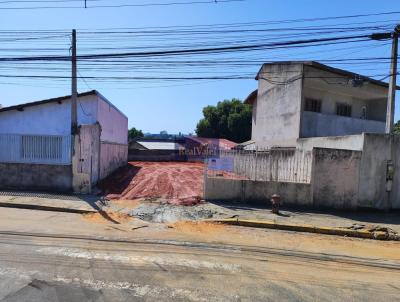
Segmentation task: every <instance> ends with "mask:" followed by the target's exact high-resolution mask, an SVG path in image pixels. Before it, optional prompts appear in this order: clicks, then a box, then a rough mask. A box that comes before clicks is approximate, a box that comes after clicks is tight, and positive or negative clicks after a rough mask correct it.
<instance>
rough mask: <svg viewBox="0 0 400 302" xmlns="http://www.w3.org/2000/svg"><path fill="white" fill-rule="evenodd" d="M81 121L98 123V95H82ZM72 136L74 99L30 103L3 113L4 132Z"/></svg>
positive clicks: (0, 126)
mask: <svg viewBox="0 0 400 302" xmlns="http://www.w3.org/2000/svg"><path fill="white" fill-rule="evenodd" d="M79 102H80V104H78V124H94V123H95V122H96V115H97V106H96V102H97V97H96V95H89V96H84V97H80V98H79ZM6 133H8V134H42V135H68V134H70V133H71V99H67V100H63V101H62V102H61V104H59V103H57V102H52V103H48V104H43V105H37V106H30V107H29V106H27V107H25V108H24V111H17V110H11V111H4V112H0V134H6Z"/></svg>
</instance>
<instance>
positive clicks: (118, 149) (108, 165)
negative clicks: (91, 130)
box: [100, 142, 128, 179]
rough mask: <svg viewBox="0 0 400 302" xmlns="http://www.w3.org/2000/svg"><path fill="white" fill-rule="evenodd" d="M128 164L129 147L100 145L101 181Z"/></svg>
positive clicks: (114, 144) (109, 144)
mask: <svg viewBox="0 0 400 302" xmlns="http://www.w3.org/2000/svg"><path fill="white" fill-rule="evenodd" d="M127 162H128V145H123V144H116V143H105V142H101V144H100V179H103V178H105V177H107V176H108V175H110V174H111V173H112V172H114V171H115V170H116V169H118V168H119V167H122V166H124V165H126V164H127Z"/></svg>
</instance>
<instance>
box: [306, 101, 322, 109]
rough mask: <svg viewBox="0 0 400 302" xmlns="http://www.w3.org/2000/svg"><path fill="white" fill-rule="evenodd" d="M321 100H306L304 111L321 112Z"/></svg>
mask: <svg viewBox="0 0 400 302" xmlns="http://www.w3.org/2000/svg"><path fill="white" fill-rule="evenodd" d="M321 103H322V101H321V100H316V99H309V98H306V103H305V108H304V110H305V111H311V112H321Z"/></svg>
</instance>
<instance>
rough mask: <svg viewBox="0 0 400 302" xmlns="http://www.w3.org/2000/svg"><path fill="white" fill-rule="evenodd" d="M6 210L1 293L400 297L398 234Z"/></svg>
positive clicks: (9, 297) (5, 297) (33, 297)
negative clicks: (143, 223)
mask: <svg viewBox="0 0 400 302" xmlns="http://www.w3.org/2000/svg"><path fill="white" fill-rule="evenodd" d="M29 214H30V215H29ZM18 217H20V218H19V219H18ZM0 218H1V222H0V226H1V232H0V241H1V245H0V278H1V281H0V301H18V302H19V301H171V300H173V301H332V297H335V300H337V301H400V298H399V297H398V292H399V289H400V278H399V277H400V270H399V268H400V261H399V259H398V258H399V255H398V253H397V252H396V251H398V248H399V244H398V243H397V242H392V243H389V242H380V241H372V240H361V239H350V238H348V239H347V238H340V237H336V236H323V235H317V234H301V233H288V232H283V231H272V230H268V231H260V230H255V229H252V228H239V227H229V228H228V229H227V230H225V231H222V232H221V234H220V240H215V236H213V235H212V234H211V232H210V230H207V229H205V230H204V231H203V233H202V232H201V231H199V229H196V230H194V229H192V230H193V232H192V233H191V232H190V230H186V231H185V229H184V228H182V227H181V228H177V229H171V228H167V229H166V230H164V229H162V227H161V226H160V225H159V224H154V226H153V225H148V226H147V227H144V228H141V229H135V228H132V225H131V224H126V223H125V224H118V225H117V226H116V227H117V229H116V230H110V225H111V223H110V222H109V223H107V224H102V223H93V222H90V221H88V220H87V219H82V215H79V214H70V213H53V212H43V211H32V210H22V209H2V210H1V213H0ZM11 221H14V222H11ZM56 221H58V225H55V222H56ZM135 223H137V222H135ZM5 225H7V227H3V226H5ZM22 225H25V228H24V227H22ZM221 227H222V226H221ZM13 228H15V230H13ZM62 230H64V231H65V232H62ZM71 230H75V231H71ZM121 230H122V231H121ZM128 230H130V231H128ZM171 232H172V233H171ZM178 233H179V235H177V234H178ZM66 234H68V235H66ZM155 234H158V236H157V235H155ZM246 234H247V237H248V238H247V239H246V240H244V239H243V237H244V236H246ZM252 235H253V237H252ZM196 237H197V238H198V240H197V241H196V240H194V239H195V238H196ZM332 237H334V238H333V239H332ZM173 238H176V239H175V240H173ZM206 238H208V240H207V239H206ZM252 238H254V241H253V239H252ZM280 239H281V240H282V242H279V240H280ZM296 240H299V241H302V242H303V245H299V244H292V247H290V246H289V245H288V244H287V243H285V242H292V243H293V242H296ZM255 241H258V244H255ZM268 241H270V244H268ZM307 241H310V244H309V245H307V244H306V242H307ZM335 241H336V243H335ZM239 242H243V243H242V244H239ZM312 244H317V245H323V246H326V249H325V250H323V249H322V250H317V249H315V248H314V247H313V245H312ZM343 245H347V246H349V247H350V246H354V247H355V248H356V250H363V253H362V254H358V255H357V254H354V253H351V252H350V253H349V255H346V254H345V253H344V249H343ZM293 247H296V248H293ZM339 250H340V251H341V252H340V253H339ZM374 250H376V253H378V254H380V255H382V257H376V254H375V252H374ZM349 251H351V250H349Z"/></svg>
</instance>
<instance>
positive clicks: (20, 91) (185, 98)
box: [0, 0, 400, 133]
mask: <svg viewBox="0 0 400 302" xmlns="http://www.w3.org/2000/svg"><path fill="white" fill-rule="evenodd" d="M200 2H203V3H200ZM206 2H207V3H206ZM215 2H216V3H215ZM364 3H365V5H363V7H362V9H360V7H358V6H357V5H354V7H352V5H351V4H349V3H347V2H344V1H336V2H335V4H316V3H315V1H302V5H299V4H294V3H293V1H256V0H253V1H252V0H247V1H227V0H226V1H221V0H218V1H201V0H200V1H178V0H177V1H171V0H166V1H161V0H158V1H145V0H139V1H135V2H134V4H133V2H132V1H123V0H121V1H107V0H97V1H95V0H91V1H87V5H88V6H93V7H94V6H112V7H97V8H96V9H94V10H90V9H85V8H84V7H83V8H79V9H78V8H77V9H69V8H68V9H62V8H60V6H77V7H78V6H79V5H82V4H84V1H80V0H77V1H76V0H59V1H47V0H38V1H34V0H25V1H2V0H0V14H1V15H2V17H0V24H1V27H0V89H1V91H2V92H3V93H2V96H1V97H0V103H1V104H2V105H3V106H8V105H13V104H17V103H20V102H28V101H34V100H39V99H42V98H49V97H56V96H61V95H67V94H69V93H70V75H71V71H70V69H71V67H70V46H71V30H72V28H76V29H77V47H78V76H79V83H78V89H79V91H81V92H82V91H85V90H90V89H97V90H99V91H100V92H101V93H102V94H103V95H105V96H106V97H107V98H109V99H110V101H112V102H113V103H115V104H116V105H117V106H118V107H119V108H121V110H122V111H124V112H125V113H126V114H127V115H128V117H129V120H130V121H129V125H130V126H135V127H138V128H140V129H143V130H144V131H145V132H160V131H161V130H167V131H168V132H170V133H178V132H183V133H189V132H193V130H194V129H195V126H196V123H197V122H198V120H199V119H200V118H201V115H202V113H201V110H202V108H203V107H204V106H206V105H209V104H216V102H218V101H221V100H223V99H230V98H233V97H237V98H242V99H243V98H245V97H246V96H247V95H248V94H249V93H250V92H251V91H252V90H254V89H255V88H256V87H257V82H256V81H255V80H254V77H255V75H256V73H257V71H258V70H259V68H260V66H261V64H262V63H265V62H273V61H282V60H284V61H288V60H315V61H319V62H321V63H324V64H328V65H331V66H334V67H338V68H343V69H348V70H350V71H353V72H357V73H360V74H363V75H366V76H369V77H372V78H374V79H379V80H385V79H387V78H388V77H389V76H390V75H389V64H390V49H391V41H390V40H388V39H383V40H379V41H377V40H372V39H371V37H370V35H371V34H374V33H386V32H391V31H393V28H394V26H395V25H396V24H397V23H400V21H399V20H400V10H399V9H398V7H397V5H396V1H386V2H385V3H380V4H379V7H378V5H377V4H376V2H375V1H364ZM307 4H309V5H311V4H312V6H309V5H307ZM340 4H341V5H340ZM130 5H131V6H130ZM16 6H18V7H19V8H18V9H15V10H14V9H9V8H10V7H11V8H13V7H16ZM53 6H57V7H58V8H56V9H55V8H49V7H53ZM44 7H48V8H44ZM7 8H8V9H7ZM344 8H345V9H344ZM5 11H6V12H5ZM327 12H329V14H327ZM270 76H272V77H273V76H275V75H270ZM277 78H278V75H277ZM398 107H399V106H398ZM398 109H400V108H397V115H396V117H398V118H399V117H400V114H398V113H399V112H400V110H398Z"/></svg>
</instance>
